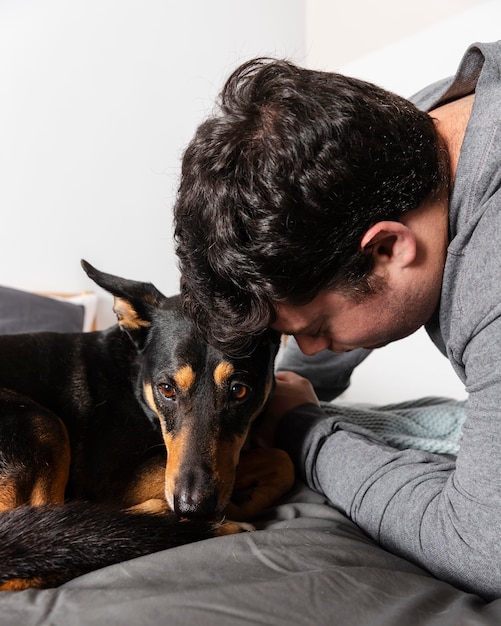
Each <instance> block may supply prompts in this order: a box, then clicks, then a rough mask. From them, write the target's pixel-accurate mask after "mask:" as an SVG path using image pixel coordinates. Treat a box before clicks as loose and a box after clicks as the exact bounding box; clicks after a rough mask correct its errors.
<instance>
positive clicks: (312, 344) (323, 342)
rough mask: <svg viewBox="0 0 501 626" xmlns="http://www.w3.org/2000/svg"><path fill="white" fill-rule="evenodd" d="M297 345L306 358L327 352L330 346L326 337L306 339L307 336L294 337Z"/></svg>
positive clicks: (329, 341)
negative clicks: (323, 351)
mask: <svg viewBox="0 0 501 626" xmlns="http://www.w3.org/2000/svg"><path fill="white" fill-rule="evenodd" d="M295 339H296V341H297V345H298V346H299V349H300V350H301V352H302V353H303V354H306V356H312V355H313V354H317V352H321V351H322V350H327V349H328V348H329V346H330V344H331V340H330V339H329V338H328V337H308V335H295Z"/></svg>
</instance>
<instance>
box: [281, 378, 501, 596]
mask: <svg viewBox="0 0 501 626" xmlns="http://www.w3.org/2000/svg"><path fill="white" fill-rule="evenodd" d="M282 376H285V377H286V382H287V385H288V388H289V390H290V389H291V387H294V388H295V389H296V391H295V395H294V402H295V403H296V408H294V409H292V410H289V412H288V413H286V414H285V416H284V417H282V419H279V418H278V415H279V414H280V412H281V411H282V408H285V409H286V410H287V408H289V409H290V406H289V407H287V406H286V405H285V404H283V405H282V408H280V407H279V406H276V405H274V403H273V402H272V405H271V407H270V410H271V414H272V415H273V414H274V415H275V419H276V420H277V423H278V428H277V431H276V443H277V445H278V446H280V447H282V448H283V449H285V450H286V451H287V452H288V453H289V454H290V456H291V458H292V459H293V461H294V463H295V465H296V469H297V471H298V474H299V475H300V476H302V477H303V479H304V480H305V481H306V483H307V484H308V485H309V486H310V487H312V488H313V489H315V490H317V491H319V492H321V493H323V494H324V495H326V496H327V497H328V498H329V500H330V501H331V502H332V504H333V505H334V506H335V507H336V508H338V509H340V510H341V511H343V512H344V513H346V515H348V516H349V517H350V518H351V519H352V520H353V521H354V522H355V523H357V524H358V525H359V526H360V527H361V528H362V529H363V530H364V531H365V532H367V534H368V535H370V536H371V537H373V538H374V539H375V540H377V541H378V542H379V543H380V544H381V545H382V546H383V547H385V548H387V549H388V550H390V551H392V552H395V553H397V554H399V555H401V556H404V557H407V558H408V559H409V560H411V561H413V562H415V563H417V564H419V565H421V566H422V567H423V568H425V569H427V570H428V571H430V572H431V573H433V574H434V575H436V576H437V577H439V578H441V579H443V580H446V581H448V582H451V583H452V584H455V585H457V586H459V587H461V588H464V589H467V590H470V591H473V592H476V593H479V594H481V595H483V596H485V597H486V598H494V597H499V596H500V595H501V542H500V541H499V537H500V536H501V484H499V479H498V476H499V475H492V481H491V484H490V485H485V484H477V485H476V487H475V491H471V487H472V485H474V484H475V471H476V468H475V465H474V464H473V465H472V464H471V463H472V460H471V458H469V457H470V451H468V452H467V454H466V455H465V458H464V459H462V458H461V456H460V458H459V459H458V468H457V467H456V463H454V462H452V461H450V460H449V459H447V458H446V457H443V456H440V455H434V454H430V453H427V452H422V451H418V450H403V451H401V450H397V449H395V448H392V447H391V446H388V445H386V444H385V443H384V442H383V441H382V440H381V439H379V438H378V437H377V436H376V435H374V434H373V433H371V432H370V431H368V430H365V429H364V428H361V427H359V426H356V425H354V424H349V423H346V422H344V423H343V422H342V421H339V419H336V417H335V416H326V414H325V413H324V412H323V411H322V410H321V408H320V407H319V406H318V404H317V403H316V399H315V396H314V394H313V395H312V390H311V387H308V386H307V385H305V384H304V383H301V384H300V385H297V384H295V382H296V383H297V382H298V381H297V380H296V381H295V379H294V374H286V373H284V374H282ZM281 385H282V383H281V381H280V380H279V381H278V384H277V387H278V388H280V387H281ZM278 399H279V400H280V394H279V396H278ZM289 404H292V402H290V403H289ZM282 415H283V413H282ZM489 436H490V437H491V440H492V433H491V434H490V435H488V437H489ZM483 439H484V438H483ZM482 446H483V447H485V446H486V442H485V441H483V443H482ZM467 447H468V446H467ZM486 452H488V451H486ZM498 453H499V458H501V449H500V450H498ZM460 454H461V453H460ZM476 456H477V454H476V452H475V453H474V455H473V459H475V458H476ZM500 462H501V461H500ZM480 465H481V466H483V465H484V461H482V462H481V463H480ZM472 481H473V482H472ZM494 484H495V488H494ZM465 485H466V486H467V487H468V486H469V488H465Z"/></svg>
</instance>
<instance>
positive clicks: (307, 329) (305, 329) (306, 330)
mask: <svg viewBox="0 0 501 626" xmlns="http://www.w3.org/2000/svg"><path fill="white" fill-rule="evenodd" d="M314 327H315V322H311V324H306V325H305V326H301V327H298V328H295V329H292V328H289V329H287V330H285V329H284V328H281V327H280V325H279V328H277V327H276V326H275V325H272V328H274V329H275V330H278V332H279V333H282V335H308V334H311V333H312V330H313V328H314Z"/></svg>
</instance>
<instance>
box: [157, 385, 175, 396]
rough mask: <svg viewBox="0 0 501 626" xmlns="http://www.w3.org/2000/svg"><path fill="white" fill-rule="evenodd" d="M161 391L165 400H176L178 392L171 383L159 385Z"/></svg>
mask: <svg viewBox="0 0 501 626" xmlns="http://www.w3.org/2000/svg"><path fill="white" fill-rule="evenodd" d="M159 389H160V393H161V394H162V395H163V397H164V398H167V400H175V399H176V390H175V389H174V387H173V386H172V385H169V383H162V384H161V385H159Z"/></svg>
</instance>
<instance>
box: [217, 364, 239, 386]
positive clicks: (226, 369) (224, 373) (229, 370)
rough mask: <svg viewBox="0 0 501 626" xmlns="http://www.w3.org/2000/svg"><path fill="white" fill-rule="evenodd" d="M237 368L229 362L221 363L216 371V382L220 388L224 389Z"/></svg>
mask: <svg viewBox="0 0 501 626" xmlns="http://www.w3.org/2000/svg"><path fill="white" fill-rule="evenodd" d="M234 371H235V368H234V367H233V365H232V364H231V363H228V361H221V363H218V365H217V366H216V369H215V370H214V381H215V383H216V385H217V386H218V387H222V385H223V384H224V383H225V381H226V380H228V378H229V377H230V376H231V375H232V374H233V373H234Z"/></svg>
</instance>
